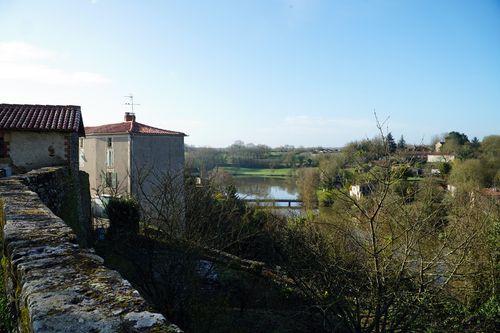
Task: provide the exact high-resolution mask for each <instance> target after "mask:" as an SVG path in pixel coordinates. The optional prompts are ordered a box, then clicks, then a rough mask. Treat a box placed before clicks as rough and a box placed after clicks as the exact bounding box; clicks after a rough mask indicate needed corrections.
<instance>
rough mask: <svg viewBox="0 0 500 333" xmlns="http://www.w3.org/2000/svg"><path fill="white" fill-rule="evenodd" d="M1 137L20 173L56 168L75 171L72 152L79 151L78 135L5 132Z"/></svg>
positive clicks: (76, 156) (76, 160)
mask: <svg viewBox="0 0 500 333" xmlns="http://www.w3.org/2000/svg"><path fill="white" fill-rule="evenodd" d="M3 138H4V141H5V142H6V144H7V145H8V155H9V158H10V160H11V163H12V165H13V166H14V168H16V169H17V170H18V171H20V172H27V171H30V170H33V169H38V168H42V167H47V166H57V165H71V166H72V168H74V170H78V154H77V151H76V154H75V153H74V152H73V151H72V150H74V149H75V148H76V149H78V148H77V147H78V146H77V144H78V143H77V141H78V134H77V133H66V132H34V131H5V132H4V133H3ZM75 138H76V139H75Z"/></svg>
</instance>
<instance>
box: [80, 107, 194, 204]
mask: <svg viewBox="0 0 500 333" xmlns="http://www.w3.org/2000/svg"><path fill="white" fill-rule="evenodd" d="M85 133H86V137H85V138H81V140H80V142H79V156H80V169H81V170H83V171H85V172H87V173H88V174H89V181H90V188H91V193H92V195H93V197H94V198H95V197H96V196H97V195H98V194H114V195H120V196H131V197H134V198H136V199H137V200H138V201H139V202H140V203H141V206H142V207H143V208H144V207H146V206H151V204H154V201H155V200H157V198H158V197H159V196H161V195H163V194H164V193H162V191H163V192H164V190H163V189H162V188H161V186H159V185H160V184H162V183H166V182H169V181H170V184H169V187H170V189H169V191H172V192H175V193H178V198H177V199H175V200H174V201H176V200H177V201H178V202H183V199H184V197H183V195H184V190H183V189H184V187H183V185H184V182H183V175H184V137H185V136H186V134H184V133H182V132H176V131H170V130H166V129H161V128H157V127H152V126H149V125H145V124H142V123H139V122H137V121H136V117H135V114H133V113H130V112H127V113H125V117H124V119H123V121H122V122H119V123H114V124H106V125H100V126H93V127H86V128H85ZM162 185H163V184H162ZM151 199H153V200H151Z"/></svg>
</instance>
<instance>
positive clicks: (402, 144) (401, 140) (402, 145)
mask: <svg viewBox="0 0 500 333" xmlns="http://www.w3.org/2000/svg"><path fill="white" fill-rule="evenodd" d="M398 149H399V150H405V149H406V141H405V138H404V137H403V135H402V134H401V138H399V141H398Z"/></svg>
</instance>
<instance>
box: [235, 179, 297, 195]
mask: <svg viewBox="0 0 500 333" xmlns="http://www.w3.org/2000/svg"><path fill="white" fill-rule="evenodd" d="M233 183H234V185H235V186H236V189H237V190H238V194H239V195H240V197H241V198H243V199H287V200H296V199H298V197H299V193H298V190H297V184H296V180H295V178H271V177H235V178H234V179H233Z"/></svg>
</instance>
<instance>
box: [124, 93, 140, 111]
mask: <svg viewBox="0 0 500 333" xmlns="http://www.w3.org/2000/svg"><path fill="white" fill-rule="evenodd" d="M125 97H126V98H128V99H129V101H128V102H125V105H129V106H130V110H131V111H132V113H134V106H135V105H141V104H137V103H134V95H132V94H129V95H127V96H125Z"/></svg>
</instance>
